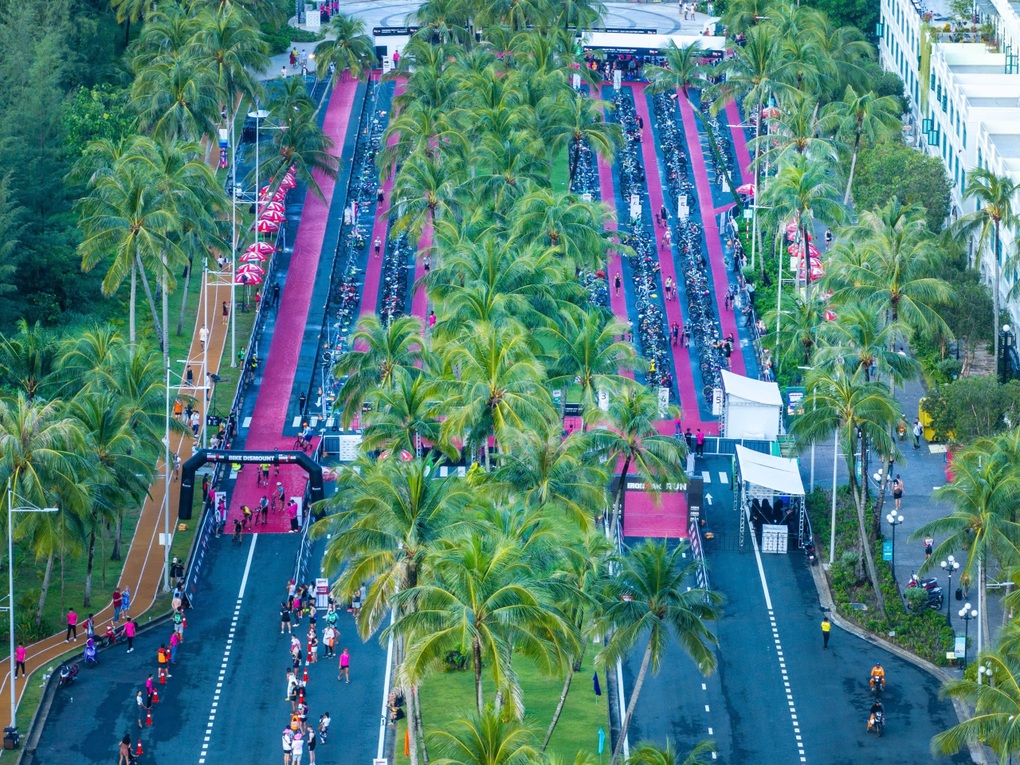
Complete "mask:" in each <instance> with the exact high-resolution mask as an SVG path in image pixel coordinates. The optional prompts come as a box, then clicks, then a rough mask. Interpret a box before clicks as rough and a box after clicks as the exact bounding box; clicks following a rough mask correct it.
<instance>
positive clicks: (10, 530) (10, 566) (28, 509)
mask: <svg viewBox="0 0 1020 765" xmlns="http://www.w3.org/2000/svg"><path fill="white" fill-rule="evenodd" d="M20 501H22V502H24V500H20ZM59 510H60V508H57V507H36V506H35V505H32V504H28V503H26V504H25V505H23V506H21V507H15V506H14V483H13V482H12V481H11V480H10V479H8V480H7V614H8V616H10V629H9V630H8V632H9V637H10V645H9V649H10V652H11V653H10V656H9V657H8V660H9V662H10V669H9V670H8V672H9V673H10V676H9V677H8V682H9V683H10V686H11V727H12V728H16V727H18V726H17V720H18V717H17V714H18V694H17V691H16V690H15V688H14V674H15V672H16V670H17V662H16V661H15V658H14V514H15V513H56V512H58V511H59Z"/></svg>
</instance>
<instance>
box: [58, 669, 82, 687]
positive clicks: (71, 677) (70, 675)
mask: <svg viewBox="0 0 1020 765" xmlns="http://www.w3.org/2000/svg"><path fill="white" fill-rule="evenodd" d="M78 670H79V667H78V665H77V664H61V665H60V674H59V677H60V680H59V681H58V683H57V687H58V688H64V687H65V686H68V685H70V684H71V683H73V682H74V681H75V678H77V677H78Z"/></svg>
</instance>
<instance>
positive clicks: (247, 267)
mask: <svg viewBox="0 0 1020 765" xmlns="http://www.w3.org/2000/svg"><path fill="white" fill-rule="evenodd" d="M237 273H239V274H246V275H247V276H251V275H253V274H254V275H255V276H262V275H263V274H265V273H266V269H264V268H263V267H262V266H260V265H259V264H258V263H245V264H244V265H243V266H238V267H237Z"/></svg>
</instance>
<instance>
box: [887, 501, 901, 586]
mask: <svg viewBox="0 0 1020 765" xmlns="http://www.w3.org/2000/svg"><path fill="white" fill-rule="evenodd" d="M885 519H886V520H887V521H889V525H890V526H892V567H893V579H895V578H896V527H897V526H899V525H900V524H901V523H903V516H902V515H898V514H896V513H895V512H893V513H889V514H888V515H887V516H886V517H885Z"/></svg>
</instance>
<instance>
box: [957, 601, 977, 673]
mask: <svg viewBox="0 0 1020 765" xmlns="http://www.w3.org/2000/svg"><path fill="white" fill-rule="evenodd" d="M977 615H978V612H977V609H976V608H971V607H970V603H964V604H963V608H961V609H960V618H961V619H963V669H964V671H966V669H967V639H968V638H969V637H970V620H971V619H976V618H977Z"/></svg>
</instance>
